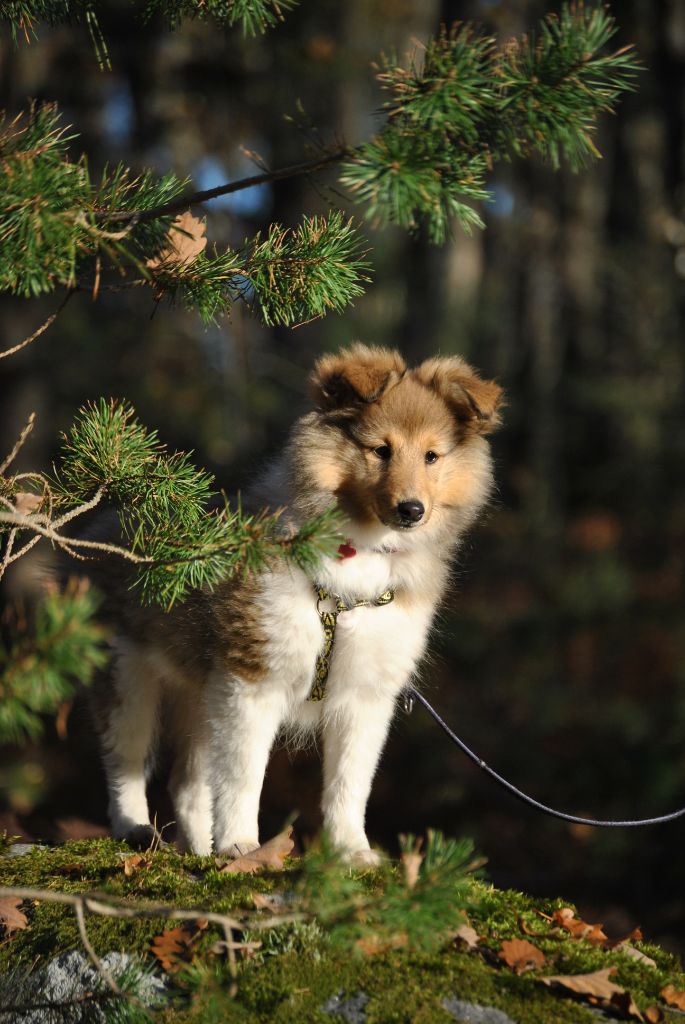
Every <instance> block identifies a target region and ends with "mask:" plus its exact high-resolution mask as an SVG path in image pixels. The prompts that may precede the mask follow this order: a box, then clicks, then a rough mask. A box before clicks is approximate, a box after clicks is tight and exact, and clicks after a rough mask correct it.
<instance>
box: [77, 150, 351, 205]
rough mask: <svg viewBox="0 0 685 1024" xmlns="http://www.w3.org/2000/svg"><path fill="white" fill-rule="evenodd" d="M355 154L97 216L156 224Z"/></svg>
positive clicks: (340, 153) (334, 155)
mask: <svg viewBox="0 0 685 1024" xmlns="http://www.w3.org/2000/svg"><path fill="white" fill-rule="evenodd" d="M350 153H351V150H349V149H346V148H342V147H341V148H340V149H336V150H335V151H334V152H332V153H328V154H326V156H321V157H318V159H316V160H306V161H304V162H303V163H300V164H291V165H290V166H288V167H280V168H277V169H276V170H274V171H265V172H264V173H263V174H253V175H251V176H250V177H249V178H240V179H239V180H238V181H231V182H228V183H227V184H225V185H218V186H217V187H216V188H209V189H205V191H203V192H191V193H186V194H185V195H182V196H179V197H178V198H177V199H172V200H171V201H170V202H168V203H163V204H162V205H161V206H154V207H152V208H151V209H149V210H111V211H110V210H102V211H99V212H98V213H96V214H95V219H96V220H98V221H106V222H107V223H110V222H112V221H133V222H134V223H135V224H144V223H145V222H146V221H149V220H156V219H157V218H158V217H167V216H168V215H169V214H171V213H176V212H177V211H178V210H185V209H186V208H187V207H189V206H193V205H195V204H196V203H206V202H208V201H209V200H210V199H217V198H218V197H219V196H227V195H230V193H231V192H240V191H241V190H242V189H245V188H252V187H253V186H255V185H265V184H267V183H268V182H271V181H281V180H282V179H284V178H298V177H302V175H305V174H313V173H314V172H315V171H319V170H321V169H322V168H324V167H328V166H329V165H330V164H335V163H339V162H340V161H341V160H344V159H345V157H347V156H349V155H350Z"/></svg>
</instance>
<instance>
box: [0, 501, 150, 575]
mask: <svg viewBox="0 0 685 1024" xmlns="http://www.w3.org/2000/svg"><path fill="white" fill-rule="evenodd" d="M0 501H2V498H0ZM87 505H88V506H90V503H89V502H88V503H87ZM83 510H84V509H83V507H82V506H79V509H78V513H77V514H80V512H81V511H83ZM44 518H45V517H44V516H24V515H21V513H19V512H10V511H7V512H0V523H8V524H10V525H12V526H18V527H19V528H20V529H22V530H33V531H34V533H38V534H40V536H41V537H46V538H47V539H48V540H51V541H52V542H53V543H54V544H57V546H58V547H60V548H62V549H63V550H64V551H69V549H70V548H82V549H83V550H85V551H102V552H104V553H105V554H110V555H120V556H121V557H122V558H125V559H127V561H129V562H134V563H135V564H136V565H150V564H152V563H153V562H154V559H152V558H148V557H146V556H144V555H136V554H134V553H133V551H129V549H128V548H122V547H121V546H120V545H118V544H108V543H105V542H104V541H99V540H81V539H80V538H76V537H62V536H61V535H60V534H59V533H57V532H56V531H55V530H54V529H53V527H52V526H44V525H43V523H42V522H41V520H44ZM71 518H72V519H73V518H74V517H73V515H72V516H71ZM69 553H70V554H73V552H69Z"/></svg>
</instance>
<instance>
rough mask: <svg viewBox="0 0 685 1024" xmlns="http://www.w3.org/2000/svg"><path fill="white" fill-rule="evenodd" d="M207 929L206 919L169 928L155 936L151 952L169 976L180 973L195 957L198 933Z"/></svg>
mask: <svg viewBox="0 0 685 1024" xmlns="http://www.w3.org/2000/svg"><path fill="white" fill-rule="evenodd" d="M206 927H207V921H206V920H205V919H204V918H198V919H197V921H195V922H194V923H193V924H183V925H180V927H178V928H168V929H167V930H166V931H165V932H162V933H161V935H155V937H154V939H153V940H152V945H151V947H150V948H151V951H152V954H153V956H155V957H156V958H157V960H158V961H159V963H160V964H161V966H162V967H163V968H164V970H165V971H167V973H169V974H173V973H174V971H178V970H180V969H181V967H183V965H184V964H187V963H190V961H191V960H192V957H193V944H194V942H195V940H196V938H197V936H198V933H199V932H201V931H203V930H204V929H205V928H206Z"/></svg>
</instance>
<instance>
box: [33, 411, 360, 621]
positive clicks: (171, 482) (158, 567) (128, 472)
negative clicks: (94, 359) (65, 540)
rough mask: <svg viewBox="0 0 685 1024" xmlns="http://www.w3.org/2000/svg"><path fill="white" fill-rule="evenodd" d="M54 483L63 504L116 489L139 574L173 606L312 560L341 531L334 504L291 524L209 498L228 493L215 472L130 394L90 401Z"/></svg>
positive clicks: (147, 595)
mask: <svg viewBox="0 0 685 1024" xmlns="http://www.w3.org/2000/svg"><path fill="white" fill-rule="evenodd" d="M50 490H51V494H52V497H53V500H54V501H55V503H56V505H57V507H58V508H66V509H74V508H78V507H79V506H80V505H82V504H84V503H87V502H89V501H90V500H91V499H92V498H93V495H94V494H95V493H96V492H99V493H101V494H102V495H103V497H104V496H107V498H109V500H110V501H111V502H112V503H113V504H114V505H115V506H116V508H117V511H118V515H119V524H120V528H121V533H122V536H123V539H124V543H125V545H126V548H127V549H128V550H129V551H131V552H132V554H133V555H134V556H135V557H136V559H137V562H136V564H135V566H134V584H135V585H138V586H139V587H140V590H141V593H142V595H143V598H144V600H146V601H148V602H151V601H156V602H158V603H160V604H162V605H163V606H165V607H167V608H169V607H171V605H173V604H174V603H175V602H177V601H181V600H183V599H184V598H185V597H187V595H188V593H189V592H190V591H191V590H192V589H194V588H197V587H203V586H207V587H212V586H215V585H216V584H217V583H219V582H220V581H221V580H222V579H225V578H226V577H227V576H230V575H232V574H233V573H235V572H237V571H244V572H256V571H258V570H260V569H264V568H265V567H267V566H269V565H270V564H272V563H273V561H274V560H275V559H278V558H282V557H286V558H289V559H291V560H292V561H293V562H294V563H295V564H297V565H299V566H301V567H303V568H308V567H310V566H312V565H313V564H315V563H316V562H317V561H318V559H319V558H320V557H321V555H322V554H331V553H332V552H333V551H334V550H335V548H336V547H337V545H338V544H339V543H340V541H341V537H340V535H339V532H338V531H339V515H338V514H337V513H335V512H333V511H331V512H328V513H325V514H324V515H322V516H319V517H317V518H315V519H313V520H311V521H310V522H308V523H307V524H306V525H305V526H303V528H302V529H301V530H300V531H299V532H298V533H296V534H288V533H287V532H286V531H285V529H284V527H283V525H282V524H281V521H280V517H279V515H278V514H277V513H275V514H266V513H262V514H258V515H248V514H246V513H244V512H243V511H242V510H241V509H240V508H236V509H232V508H230V507H229V505H228V503H227V502H226V501H225V499H224V500H222V507H220V508H219V509H213V508H211V507H209V506H210V504H211V502H212V500H214V499H217V498H220V497H221V496H220V495H219V494H218V493H217V492H216V491H215V490H214V489H213V479H212V477H211V476H210V475H209V474H208V473H206V472H204V471H203V470H198V469H196V468H195V467H194V466H193V464H192V462H191V460H190V457H189V456H188V455H186V454H184V453H179V452H176V453H174V454H169V453H168V452H167V450H166V447H165V445H164V444H162V442H161V441H160V440H159V438H158V436H157V433H156V431H149V430H147V429H146V428H145V427H144V426H142V425H141V424H140V423H139V422H138V420H137V419H136V418H135V413H134V411H133V409H132V408H131V406H130V405H128V404H127V403H125V402H121V403H117V402H106V401H105V400H104V399H101V400H100V402H99V403H97V404H94V405H89V406H86V407H85V408H84V409H82V410H81V412H80V415H79V417H78V419H77V420H76V422H75V423H74V425H73V426H72V428H71V430H70V431H69V432H68V434H67V435H65V437H64V444H63V447H62V453H61V458H60V460H59V465H58V468H57V470H56V473H55V478H54V480H52V481H51V485H50Z"/></svg>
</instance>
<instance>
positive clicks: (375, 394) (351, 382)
mask: <svg viewBox="0 0 685 1024" xmlns="http://www.w3.org/2000/svg"><path fill="white" fill-rule="evenodd" d="M406 368H407V367H406V364H405V362H404V360H403V359H402V356H401V355H400V354H399V352H394V351H392V350H391V349H389V348H371V347H369V346H368V345H352V347H351V348H348V349H344V350H343V351H342V352H340V353H339V354H338V355H335V356H323V358H321V359H319V360H318V362H317V363H316V365H315V367H314V371H313V373H312V375H311V377H310V385H311V391H312V397H313V398H314V401H315V403H316V405H317V407H318V408H319V409H323V410H330V409H340V408H344V407H345V406H354V405H360V404H364V405H368V404H370V403H371V402H376V401H378V399H379V398H380V397H381V395H382V394H383V393H384V392H385V391H387V389H388V388H389V387H390V386H391V385H392V384H396V383H397V381H399V380H400V378H401V377H402V375H403V373H404V372H405V370H406Z"/></svg>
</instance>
